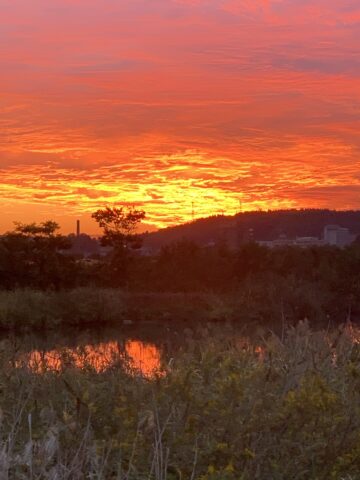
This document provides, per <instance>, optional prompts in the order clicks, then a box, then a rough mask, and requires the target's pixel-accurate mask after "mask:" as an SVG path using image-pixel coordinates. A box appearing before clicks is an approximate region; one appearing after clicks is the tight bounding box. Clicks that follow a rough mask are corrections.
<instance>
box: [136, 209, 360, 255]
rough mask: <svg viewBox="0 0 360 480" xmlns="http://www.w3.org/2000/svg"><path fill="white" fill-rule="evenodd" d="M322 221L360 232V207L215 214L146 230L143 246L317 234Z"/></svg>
mask: <svg viewBox="0 0 360 480" xmlns="http://www.w3.org/2000/svg"><path fill="white" fill-rule="evenodd" d="M326 225H339V226H341V227H345V228H348V229H349V230H350V232H352V233H354V234H357V235H360V211H359V210H347V211H339V210H326V209H300V210H296V209H291V210H273V211H272V210H269V211H252V212H243V213H238V214H237V215H234V216H225V215H217V216H212V217H207V218H201V219H198V220H195V221H193V222H189V223H186V224H182V225H177V226H174V227H168V228H165V229H162V230H159V231H157V232H152V233H147V234H145V235H144V246H145V247H147V248H153V249H158V248H161V247H162V246H164V245H167V244H169V243H173V242H177V241H180V240H184V239H186V240H190V241H193V242H195V243H197V244H199V245H208V244H212V243H219V242H227V243H228V244H230V245H232V246H236V245H237V244H239V243H241V242H244V241H246V240H248V239H249V238H250V237H251V236H252V237H253V238H254V239H255V240H274V239H276V238H278V237H279V235H286V236H287V237H288V238H295V237H319V238H321V237H322V235H323V230H324V227H325V226H326ZM250 230H251V233H250Z"/></svg>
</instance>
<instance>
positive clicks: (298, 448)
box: [0, 324, 360, 480]
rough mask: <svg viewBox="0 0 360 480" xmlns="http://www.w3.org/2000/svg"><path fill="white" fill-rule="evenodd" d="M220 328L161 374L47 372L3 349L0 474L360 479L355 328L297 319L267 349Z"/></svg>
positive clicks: (157, 479) (359, 368) (359, 362)
mask: <svg viewBox="0 0 360 480" xmlns="http://www.w3.org/2000/svg"><path fill="white" fill-rule="evenodd" d="M222 331H223V329H222V328H220V327H219V328H218V331H216V332H214V335H212V336H211V337H203V338H202V339H198V340H197V341H196V343H194V342H193V341H192V340H190V339H189V341H188V344H187V346H185V347H184V348H183V349H181V351H179V352H178V353H177V355H176V356H175V357H174V358H173V360H172V361H171V362H170V363H168V362H167V363H163V364H162V366H161V367H162V371H161V373H160V374H159V375H155V376H154V377H153V378H152V379H149V378H146V377H144V376H142V375H139V374H137V373H136V372H131V371H129V370H127V369H124V368H122V366H121V365H120V364H118V363H116V362H115V363H114V364H113V365H112V366H109V367H108V368H106V369H105V370H103V371H101V372H100V373H99V372H97V371H96V369H94V368H91V366H90V365H91V364H90V362H89V366H87V367H85V366H83V367H82V368H73V367H69V368H65V367H64V369H63V370H60V371H56V372H54V371H52V370H49V371H42V373H41V374H39V373H37V372H36V371H34V370H33V369H32V366H31V365H30V366H29V365H26V364H19V363H17V362H14V360H13V359H14V355H17V352H12V351H11V349H8V348H6V349H4V348H3V346H1V348H2V355H1V368H0V384H1V388H2V396H1V416H0V421H1V429H0V453H1V461H0V477H1V478H16V479H28V478H49V479H55V478H57V479H59V480H65V479H69V478H72V479H81V478H90V477H91V478H102V479H128V480H135V479H137V480H138V479H147V478H151V479H153V480H163V479H165V478H166V479H167V480H178V479H186V478H189V479H190V478H191V479H193V480H238V479H239V478H241V479H242V480H253V479H263V478H276V479H279V480H288V479H289V478H297V479H298V480H308V479H318V480H328V479H330V478H334V479H340V478H349V479H350V478H351V479H355V478H358V472H359V471H360V456H359V436H360V410H359V405H360V351H359V344H358V343H357V339H356V338H354V337H353V336H352V334H351V331H349V330H343V331H342V332H340V331H338V330H334V331H332V332H317V333H315V332H312V331H310V330H309V328H308V327H307V325H306V324H299V325H298V327H297V328H296V329H288V330H287V331H286V332H285V335H284V338H283V340H281V339H280V338H278V337H276V336H274V335H271V336H270V337H268V338H267V339H266V340H265V341H264V343H263V344H262V345H261V346H256V345H255V344H254V345H249V344H248V345H246V344H244V343H239V342H238V341H237V340H234V341H232V340H231V339H229V337H228V335H227V336H224V335H223V333H222ZM69 472H70V473H69Z"/></svg>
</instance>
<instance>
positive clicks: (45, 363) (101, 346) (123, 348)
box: [16, 340, 162, 378]
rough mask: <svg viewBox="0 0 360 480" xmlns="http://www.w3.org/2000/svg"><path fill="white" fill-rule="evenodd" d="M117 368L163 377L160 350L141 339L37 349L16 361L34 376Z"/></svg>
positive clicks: (132, 372) (98, 371) (146, 375)
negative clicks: (67, 369) (36, 374)
mask: <svg viewBox="0 0 360 480" xmlns="http://www.w3.org/2000/svg"><path fill="white" fill-rule="evenodd" d="M116 365H117V366H119V365H121V366H122V367H123V368H124V369H125V370H126V371H127V372H128V373H131V374H134V375H138V374H141V375H143V376H144V377H147V378H152V377H154V376H156V375H159V374H160V375H161V374H162V369H161V351H160V349H159V348H158V347H157V346H156V345H155V344H153V343H146V342H142V341H140V340H127V341H126V342H125V343H121V342H118V341H108V342H100V343H97V344H86V345H83V346H77V347H73V348H70V347H64V348H59V349H53V350H39V349H35V350H32V351H30V352H28V353H22V354H21V356H20V357H19V358H18V360H17V361H16V366H17V367H21V366H26V367H27V368H29V369H30V370H32V371H33V372H35V373H44V372H46V371H53V372H60V371H63V370H64V369H66V368H79V369H83V370H84V369H87V368H90V369H93V370H95V371H96V372H97V373H101V372H104V371H106V370H108V369H110V368H112V367H114V366H116Z"/></svg>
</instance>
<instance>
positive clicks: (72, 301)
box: [0, 288, 236, 332]
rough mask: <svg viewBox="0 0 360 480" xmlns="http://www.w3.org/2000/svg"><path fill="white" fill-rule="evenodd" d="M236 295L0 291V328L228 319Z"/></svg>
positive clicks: (75, 290)
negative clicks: (232, 296) (232, 297)
mask: <svg viewBox="0 0 360 480" xmlns="http://www.w3.org/2000/svg"><path fill="white" fill-rule="evenodd" d="M234 300H235V298H234V299H233V301H232V300H231V297H230V296H219V295H213V294H205V293H204V294H202V293H199V294H181V293H154V294H152V293H133V292H132V293H129V292H125V291H122V290H117V289H101V288H77V289H73V290H64V291H61V292H49V291H46V292H44V291H36V290H14V291H1V292H0V328H2V329H4V330H12V331H19V332H21V331H32V330H43V329H44V328H46V329H53V328H59V327H91V326H94V327H101V326H121V325H130V324H134V323H137V322H142V323H147V322H156V323H164V322H165V323H166V322H185V323H186V322H197V321H205V322H206V321H226V320H232V319H234V318H235V311H236V305H235V302H234Z"/></svg>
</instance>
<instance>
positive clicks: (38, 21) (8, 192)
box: [0, 0, 360, 230]
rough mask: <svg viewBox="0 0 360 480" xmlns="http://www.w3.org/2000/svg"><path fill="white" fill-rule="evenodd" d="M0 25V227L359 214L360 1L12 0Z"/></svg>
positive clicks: (4, 5) (1, 12) (5, 0)
mask: <svg viewBox="0 0 360 480" xmlns="http://www.w3.org/2000/svg"><path fill="white" fill-rule="evenodd" d="M0 27H1V28H0V70H1V76H0V89H1V92H2V97H1V99H0V198H1V200H2V201H3V203H4V205H6V209H7V213H6V214H5V213H3V214H2V216H1V215H0V230H2V229H4V228H7V227H8V225H9V222H10V220H11V219H12V217H18V216H22V215H24V212H26V215H27V216H29V213H31V212H33V215H34V217H36V216H39V215H41V216H46V215H50V214H51V215H55V216H56V215H60V213H59V212H61V218H63V219H65V220H66V219H70V218H73V217H74V216H77V215H84V216H89V213H90V212H91V211H92V210H93V209H94V208H98V207H99V206H102V205H104V204H108V203H109V204H113V203H121V202H130V203H134V204H137V205H143V206H144V208H145V209H146V210H147V212H148V217H149V221H150V222H151V223H153V224H157V225H158V226H164V225H166V224H169V223H176V222H178V221H186V220H188V219H190V218H191V204H192V202H195V203H196V204H197V208H196V211H197V213H198V215H209V214H213V213H219V212H220V211H222V210H225V211H227V212H229V213H235V211H236V210H237V208H238V205H239V199H242V201H243V206H244V208H249V209H251V208H258V207H259V206H261V207H262V208H267V207H287V206H329V207H331V206H334V207H337V208H345V207H348V206H352V207H356V206H358V204H357V199H356V195H355V193H354V192H356V191H357V188H358V185H359V178H358V173H357V172H358V171H359V159H360V157H359V152H360V140H359V136H358V131H359V127H360V117H359V112H360V90H359V78H358V76H359V72H360V64H359V61H358V58H360V57H359V54H360V52H359V48H360V47H359V46H358V38H359V34H360V7H359V5H358V2H356V1H354V0H342V1H340V0H326V1H325V0H312V1H310V0H292V1H290V0H252V1H249V0H236V1H235V0H210V1H205V0H171V1H170V0H154V1H152V2H149V1H145V0H133V1H132V2H128V1H125V0H109V1H107V2H106V4H104V3H101V2H99V1H97V0H87V1H86V2H85V0H76V1H64V0H61V1H60V0H53V1H52V2H47V1H45V0H34V1H32V2H28V1H25V0H17V1H16V2H14V1H9V0H2V2H1V4H0ZM66 222H68V223H67V224H69V222H70V221H69V220H66ZM70 223H71V222H70Z"/></svg>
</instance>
